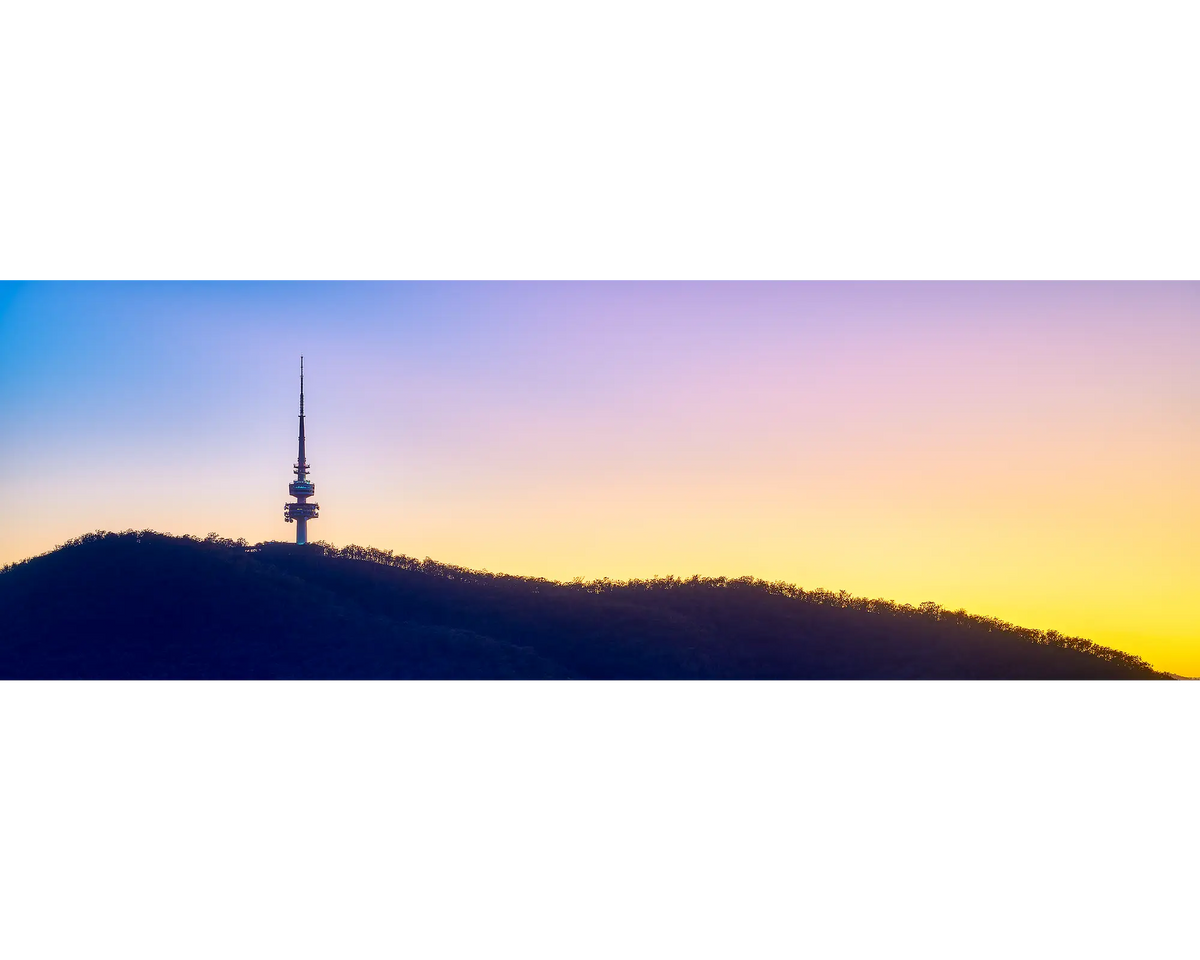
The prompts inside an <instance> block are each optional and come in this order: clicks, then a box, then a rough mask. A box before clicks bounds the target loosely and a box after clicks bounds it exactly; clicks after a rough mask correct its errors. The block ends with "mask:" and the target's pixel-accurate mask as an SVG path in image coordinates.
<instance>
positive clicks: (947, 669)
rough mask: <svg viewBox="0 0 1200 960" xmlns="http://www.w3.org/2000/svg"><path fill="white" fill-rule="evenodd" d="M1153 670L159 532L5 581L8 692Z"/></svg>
mask: <svg viewBox="0 0 1200 960" xmlns="http://www.w3.org/2000/svg"><path fill="white" fill-rule="evenodd" d="M1161 676H1164V675H1163V674H1158V673H1155V672H1154V671H1153V670H1152V669H1151V668H1150V667H1149V666H1147V665H1146V664H1145V663H1144V662H1143V661H1141V660H1140V659H1138V658H1137V657H1133V656H1130V655H1128V654H1124V653H1120V652H1119V651H1115V650H1109V649H1107V648H1104V647H1098V646H1095V645H1094V644H1090V643H1088V642H1087V641H1084V640H1076V639H1069V638H1063V637H1059V636H1058V635H1056V634H1053V633H1050V634H1043V633H1040V632H1037V631H1033V630H1022V629H1020V628H1016V627H1012V626H1010V625H1008V624H1003V623H1000V622H999V621H995V620H989V619H986V618H981V617H973V616H971V615H968V614H966V613H963V612H961V611H959V612H956V613H948V612H946V611H943V610H940V609H939V608H937V607H935V606H933V605H923V606H922V607H921V608H919V609H914V608H912V607H902V606H896V605H894V604H889V603H885V602H882V601H865V600H859V599H856V598H853V597H850V596H848V595H847V594H832V593H829V592H826V591H815V592H814V591H802V590H799V589H797V588H795V587H791V586H788V585H784V584H767V583H763V582H761V581H753V580H750V579H748V578H744V579H741V580H725V579H718V580H702V579H698V578H693V579H692V580H676V579H665V580H652V581H633V582H630V583H609V582H607V581H604V582H600V583H592V584H580V583H573V584H560V583H553V582H549V581H544V580H536V579H528V578H520V577H507V576H493V575H491V574H487V573H479V572H475V571H470V570H463V569H460V568H456V567H449V566H445V565H441V564H436V563H432V562H431V561H423V562H422V561H416V560H413V559H411V558H408V557H396V556H392V555H391V554H385V553H382V552H380V551H375V550H370V549H367V548H361V547H347V548H345V549H344V550H334V549H333V548H328V547H320V546H317V547H309V548H296V547H291V546H288V545H285V544H264V545H262V546H261V549H259V550H258V551H256V552H247V551H246V550H245V549H244V548H243V547H242V546H240V545H238V544H235V543H233V542H231V541H222V540H219V539H216V538H212V537H210V538H209V539H208V540H205V541H198V540H193V539H190V538H174V537H167V536H163V535H161V534H155V533H151V532H142V533H132V532H127V533H124V534H103V535H100V534H89V535H87V536H85V537H81V538H79V539H78V540H75V541H72V542H71V543H69V544H68V545H66V546H65V547H62V548H60V549H58V550H56V551H54V552H52V553H50V554H47V555H45V556H41V557H36V558H34V559H32V560H28V561H25V562H24V563H21V564H17V565H16V566H14V567H12V568H10V569H8V570H6V571H4V572H3V573H0V677H7V678H18V677H27V678H32V677H41V678H85V677H94V678H246V679H255V678H325V679H341V678H347V679H353V678H517V677H521V678H555V677H575V678H596V679H604V678H697V679H699V678H811V679H821V678H842V679H851V678H930V679H936V678H947V679H952V678H964V679H965V678H996V679H1004V678H1012V679H1038V678H1047V679H1068V678H1079V679H1087V678H1095V679H1126V678H1128V679H1133V678H1154V677H1161Z"/></svg>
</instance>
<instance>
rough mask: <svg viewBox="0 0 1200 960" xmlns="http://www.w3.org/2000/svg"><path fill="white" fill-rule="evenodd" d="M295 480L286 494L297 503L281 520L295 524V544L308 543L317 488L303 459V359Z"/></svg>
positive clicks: (287, 505)
mask: <svg viewBox="0 0 1200 960" xmlns="http://www.w3.org/2000/svg"><path fill="white" fill-rule="evenodd" d="M292 470H293V472H294V473H295V474H296V479H295V480H294V481H293V482H292V483H289V484H288V493H289V494H291V495H292V496H293V497H295V498H296V500H297V501H299V502H298V503H285V504H284V505H283V518H284V519H285V520H286V521H287V522H288V523H292V522H293V521H295V523H296V542H297V543H308V521H309V520H316V519H317V504H315V503H309V502H308V498H309V497H311V496H312V495H313V494H314V493H316V490H317V488H316V487H315V486H314V485H313V482H312V481H311V480H309V479H308V462H307V461H306V460H305V459H304V358H303V357H301V358H300V455H299V457H297V459H296V466H295V467H293V468H292Z"/></svg>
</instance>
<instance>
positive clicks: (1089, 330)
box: [0, 283, 1200, 676]
mask: <svg viewBox="0 0 1200 960" xmlns="http://www.w3.org/2000/svg"><path fill="white" fill-rule="evenodd" d="M301 353H303V354H304V355H305V358H306V359H305V369H306V373H307V380H306V385H307V389H306V395H307V397H306V406H307V411H306V412H307V413H308V418H307V425H308V430H307V433H308V457H309V462H310V463H311V464H312V466H313V472H312V477H313V479H314V480H315V482H316V487H317V496H316V500H317V501H318V502H319V503H320V504H321V516H320V519H318V520H316V521H314V522H313V523H312V525H311V526H310V528H309V529H310V538H312V539H322V540H326V541H329V542H331V543H335V544H338V545H342V544H346V543H351V542H354V543H360V544H370V545H374V546H377V547H381V548H386V549H392V550H395V551H397V552H403V553H407V554H410V555H415V556H418V557H423V556H431V557H433V558H435V559H438V560H442V561H445V562H449V563H457V564H461V565H464V566H469V567H476V568H486V569H490V570H493V571H504V572H508V573H518V574H531V575H541V576H547V577H553V578H557V579H570V578H572V577H575V576H582V577H584V578H593V577H601V576H610V577H613V578H622V579H623V578H627V577H634V576H649V575H655V574H669V573H671V574H677V575H685V576H686V575H690V574H692V573H701V574H712V575H716V574H725V575H732V576H736V575H740V574H752V575H755V576H759V577H764V578H767V579H782V580H787V581H790V582H794V583H798V584H800V585H801V586H804V587H807V588H813V587H828V588H831V589H846V590H849V591H850V592H852V593H854V594H860V595H867V596H872V597H885V598H888V599H893V600H896V601H899V602H909V603H919V602H921V601H925V600H934V601H937V602H939V603H941V604H942V605H943V606H946V607H950V608H957V607H965V608H967V609H968V610H970V611H972V612H975V613H983V614H989V615H994V616H999V617H1002V618H1004V619H1006V620H1009V621H1012V622H1014V623H1018V624H1021V625H1023V626H1032V627H1040V628H1053V629H1057V630H1059V631H1061V632H1063V633H1068V634H1073V635H1079V636H1084V637H1088V638H1090V639H1093V640H1096V641H1097V642H1101V643H1108V644H1112V645H1115V646H1118V647H1121V648H1122V649H1125V650H1129V651H1130V652H1133V653H1137V654H1139V655H1141V656H1143V657H1145V658H1146V659H1148V660H1150V661H1151V662H1152V663H1153V664H1155V665H1156V666H1158V667H1160V668H1164V669H1169V670H1173V671H1175V672H1179V673H1184V674H1188V675H1193V676H1196V675H1200V612H1198V610H1197V603H1196V597H1197V593H1198V591H1197V584H1198V583H1200V560H1198V549H1197V548H1198V547H1200V507H1198V506H1197V495H1198V490H1197V467H1198V465H1200V387H1198V383H1200V376H1198V374H1200V284H1195V283H1179V284H1169V283H1113V284H1108V283H1052V284H1048V283H1033V284H1019V283H999V284H996V283H874V284H872V283H864V284H854V283H779V284H766V283H661V284H660V283H654V284H648V283H481V284H473V283H383V284H338V283H332V284H323V283H322V284H318V283H298V284H297V283H282V284H270V283H266V284H241V283H232V284H224V283H211V284H194V283H147V284H141V283H133V284H124V283H101V284H84V283H80V284H71V283H66V284H57V283H55V284H40V283H35V284H6V285H0V454H2V456H3V461H2V468H3V469H2V470H0V497H2V498H3V505H4V513H3V517H2V519H0V563H3V562H8V561H12V560H18V559H22V558H24V557H27V556H30V555H32V554H36V553H40V552H42V551H45V550H48V549H51V548H53V547H54V546H55V545H56V544H59V543H61V542H62V541H64V540H65V539H67V538H68V537H72V536H75V535H78V534H80V533H83V532H85V531H88V530H94V529H111V530H120V529H125V528H129V527H133V528H138V529H141V528H147V527H149V528H153V529H157V530H162V531H167V532H171V533H176V534H180V533H192V534H199V535H203V534H205V533H207V532H209V531H216V532H218V533H220V534H222V535H224V536H230V537H239V536H240V537H245V538H246V539H248V540H250V541H258V540H265V539H292V538H293V537H294V530H295V528H294V527H292V526H289V525H288V524H285V523H284V521H283V516H282V514H283V504H284V502H285V500H286V499H287V496H286V494H287V484H288V481H289V480H290V479H291V466H292V463H293V462H294V461H295V457H296V402H297V400H296V393H297V366H298V357H299V355H300V354H301Z"/></svg>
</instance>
